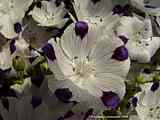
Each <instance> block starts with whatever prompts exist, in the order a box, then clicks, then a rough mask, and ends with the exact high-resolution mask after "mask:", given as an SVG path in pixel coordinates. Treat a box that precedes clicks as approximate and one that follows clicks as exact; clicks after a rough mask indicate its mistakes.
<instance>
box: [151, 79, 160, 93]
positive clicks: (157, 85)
mask: <svg viewBox="0 0 160 120" xmlns="http://www.w3.org/2000/svg"><path fill="white" fill-rule="evenodd" d="M158 88H159V81H155V82H154V83H153V84H152V86H151V91H152V92H155V91H156V90H157V89H158Z"/></svg>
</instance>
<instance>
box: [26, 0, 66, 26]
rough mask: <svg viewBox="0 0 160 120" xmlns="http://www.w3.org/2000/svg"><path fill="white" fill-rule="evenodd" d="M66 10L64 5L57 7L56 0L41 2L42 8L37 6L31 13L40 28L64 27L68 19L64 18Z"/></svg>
mask: <svg viewBox="0 0 160 120" xmlns="http://www.w3.org/2000/svg"><path fill="white" fill-rule="evenodd" d="M65 14H66V9H65V8H64V4H63V3H61V5H60V6H56V3H55V0H50V1H41V7H40V8H39V7H37V6H35V7H34V9H33V10H32V11H31V12H30V13H29V15H32V17H33V19H34V20H35V21H36V22H38V23H39V24H38V25H40V26H47V27H58V28H61V27H63V26H64V24H65V23H66V21H67V20H68V19H66V18H64V16H65Z"/></svg>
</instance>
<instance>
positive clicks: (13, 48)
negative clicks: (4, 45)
mask: <svg viewBox="0 0 160 120" xmlns="http://www.w3.org/2000/svg"><path fill="white" fill-rule="evenodd" d="M15 43H16V40H15V39H13V40H11V42H10V53H11V54H13V53H14V52H15V51H16V45H15Z"/></svg>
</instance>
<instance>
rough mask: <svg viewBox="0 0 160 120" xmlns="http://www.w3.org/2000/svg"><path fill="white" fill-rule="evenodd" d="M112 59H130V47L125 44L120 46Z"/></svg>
mask: <svg viewBox="0 0 160 120" xmlns="http://www.w3.org/2000/svg"><path fill="white" fill-rule="evenodd" d="M112 59H116V60H119V61H124V60H126V59H128V49H127V48H126V47H125V46H120V47H118V48H116V49H115V51H114V54H113V55H112Z"/></svg>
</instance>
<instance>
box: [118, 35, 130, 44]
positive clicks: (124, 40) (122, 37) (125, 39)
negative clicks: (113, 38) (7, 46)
mask: <svg viewBox="0 0 160 120" xmlns="http://www.w3.org/2000/svg"><path fill="white" fill-rule="evenodd" d="M118 37H119V38H120V39H121V40H122V41H123V43H124V44H126V43H127V42H128V38H126V37H125V36H123V35H120V36H118Z"/></svg>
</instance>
